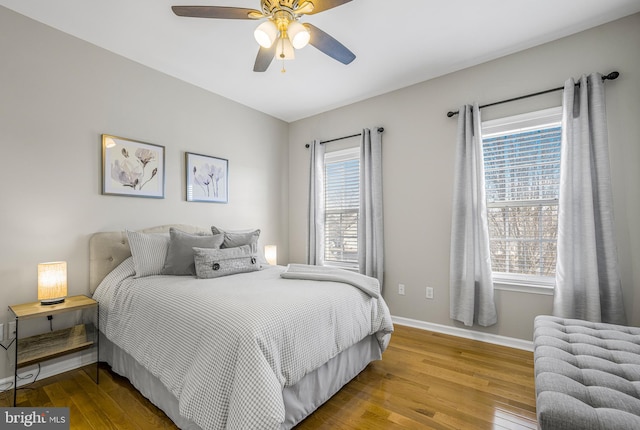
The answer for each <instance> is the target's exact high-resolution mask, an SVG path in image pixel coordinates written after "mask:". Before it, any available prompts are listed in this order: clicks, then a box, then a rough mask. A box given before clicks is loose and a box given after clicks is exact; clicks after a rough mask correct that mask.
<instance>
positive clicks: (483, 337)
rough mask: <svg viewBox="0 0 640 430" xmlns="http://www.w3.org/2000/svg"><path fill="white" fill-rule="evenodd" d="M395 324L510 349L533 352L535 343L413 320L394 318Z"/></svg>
mask: <svg viewBox="0 0 640 430" xmlns="http://www.w3.org/2000/svg"><path fill="white" fill-rule="evenodd" d="M391 319H392V320H393V323H394V324H399V325H406V326H409V327H413V328H419V329H422V330H429V331H435V332H437V333H442V334H449V335H451V336H457V337H463V338H465V339H472V340H479V341H481V342H487V343H493V344H495V345H502V346H508V347H510V348H516V349H522V350H525V351H533V342H532V341H530V340H522V339H516V338H513V337H507V336H500V335H497V334H491V333H482V332H478V331H473V330H468V329H465V328H460V327H452V326H448V325H443V324H435V323H430V322H426V321H420V320H414V319H411V318H404V317H396V316H392V317H391Z"/></svg>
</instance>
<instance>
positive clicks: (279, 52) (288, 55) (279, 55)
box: [275, 37, 296, 60]
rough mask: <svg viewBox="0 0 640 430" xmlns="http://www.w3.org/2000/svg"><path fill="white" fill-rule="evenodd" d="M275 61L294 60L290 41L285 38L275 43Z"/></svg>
mask: <svg viewBox="0 0 640 430" xmlns="http://www.w3.org/2000/svg"><path fill="white" fill-rule="evenodd" d="M275 58H276V60H293V59H294V58H296V54H295V51H294V50H293V45H292V44H291V41H290V40H289V39H288V38H286V37H281V38H280V39H278V41H277V42H276V57H275Z"/></svg>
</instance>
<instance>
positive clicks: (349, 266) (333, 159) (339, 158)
mask: <svg viewBox="0 0 640 430" xmlns="http://www.w3.org/2000/svg"><path fill="white" fill-rule="evenodd" d="M351 160H357V161H358V188H360V167H361V166H360V147H359V146H354V147H350V148H344V149H338V150H334V151H327V152H325V154H324V160H323V169H324V183H323V187H324V196H325V209H324V211H325V213H324V220H323V221H324V223H325V228H324V237H323V238H322V240H323V242H324V255H323V256H322V264H323V266H328V267H338V268H341V269H346V270H352V271H356V272H357V271H359V269H360V265H359V263H358V261H356V262H347V261H333V260H327V259H326V252H327V248H326V240H327V232H328V230H329V229H328V228H327V224H326V220H327V213H328V212H329V210H328V209H327V205H326V199H327V189H326V185H327V176H328V175H327V170H326V168H327V164H330V163H339V162H344V161H351ZM359 195H360V192H359V191H358V201H359ZM357 222H358V223H359V222H360V208H359V207H358V209H357ZM358 230H359V228H358V225H357V224H356V245H357V248H358V253H357V258H356V260H359V254H360V237H359V231H358Z"/></svg>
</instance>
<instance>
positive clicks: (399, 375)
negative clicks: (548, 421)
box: [2, 325, 536, 430]
mask: <svg viewBox="0 0 640 430" xmlns="http://www.w3.org/2000/svg"><path fill="white" fill-rule="evenodd" d="M93 369H95V368H93ZM18 393H19V394H18V402H19V406H69V407H70V413H71V428H72V429H95V430H102V429H163V428H167V429H175V428H176V427H175V426H174V425H173V423H172V422H171V421H170V420H169V419H168V418H167V417H166V416H165V415H164V413H163V412H162V411H160V410H159V409H157V408H156V407H155V406H153V405H152V404H151V403H149V402H148V401H147V400H146V399H145V398H144V397H143V396H142V395H141V394H140V393H138V391H136V390H135V388H133V387H132V386H131V385H130V384H129V382H128V380H126V379H125V378H122V377H120V376H118V375H116V374H114V373H112V372H111V371H110V369H109V367H108V366H106V365H101V367H100V385H99V386H96V385H95V383H94V382H93V380H92V379H91V378H90V377H89V376H88V375H87V373H85V372H84V371H82V370H81V369H78V370H74V371H71V372H67V373H64V374H61V375H57V376H54V377H51V378H48V379H45V380H42V381H38V382H36V383H34V384H33V385H31V386H30V387H29V389H21V390H20V391H19V392H18ZM6 400H7V399H2V405H3V406H4V405H6V404H7V403H6ZM535 428H536V415H535V390H534V379H533V353H530V352H526V351H520V350H515V349H511V348H506V347H501V346H496V345H491V344H486V343H483V342H477V341H471V340H466V339H461V338H457V337H453V336H447V335H442V334H438V333H433V332H428V331H424V330H418V329H414V328H410V327H405V326H400V325H396V331H395V333H394V334H393V337H392V340H391V344H390V346H389V349H388V350H387V351H386V352H385V353H384V355H383V359H382V361H378V362H374V363H372V364H370V365H369V366H368V367H367V368H366V369H365V370H364V371H363V372H362V373H361V374H360V375H358V377H356V378H355V379H354V380H353V381H351V382H350V383H349V384H347V385H346V386H345V387H344V388H343V389H342V390H341V391H339V392H338V393H337V394H336V395H335V396H333V397H332V398H331V399H330V400H329V401H328V402H327V403H325V404H324V405H322V406H321V407H320V408H319V409H318V410H317V411H316V412H314V413H313V414H312V415H311V416H310V417H308V418H307V419H306V420H305V421H303V422H302V423H300V424H299V425H298V426H297V427H296V430H313V429H353V430H355V429H358V430H361V429H535Z"/></svg>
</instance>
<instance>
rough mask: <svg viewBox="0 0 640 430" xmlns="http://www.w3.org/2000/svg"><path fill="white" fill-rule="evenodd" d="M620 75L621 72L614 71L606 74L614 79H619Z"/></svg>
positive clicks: (606, 77) (607, 77) (608, 77)
mask: <svg viewBox="0 0 640 430" xmlns="http://www.w3.org/2000/svg"><path fill="white" fill-rule="evenodd" d="M618 76H620V72H618V71H613V72H611V73H609V74H608V75H606V76H605V77H604V78H605V79H609V80H611V81H613V80H614V79H618Z"/></svg>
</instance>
